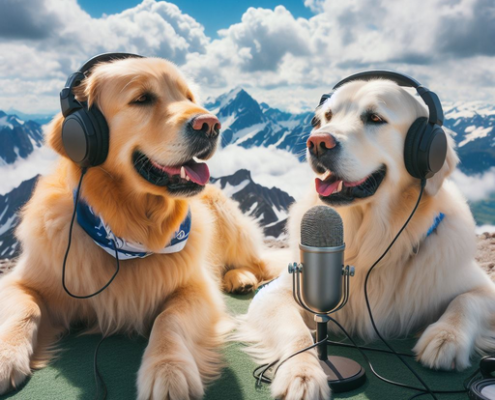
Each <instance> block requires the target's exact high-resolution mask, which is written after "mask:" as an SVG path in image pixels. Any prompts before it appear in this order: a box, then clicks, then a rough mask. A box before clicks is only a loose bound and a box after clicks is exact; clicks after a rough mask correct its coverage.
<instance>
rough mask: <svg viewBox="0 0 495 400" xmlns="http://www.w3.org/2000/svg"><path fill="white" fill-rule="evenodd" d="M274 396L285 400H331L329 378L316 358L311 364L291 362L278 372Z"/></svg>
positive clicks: (274, 384)
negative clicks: (316, 361)
mask: <svg viewBox="0 0 495 400" xmlns="http://www.w3.org/2000/svg"><path fill="white" fill-rule="evenodd" d="M271 392H272V396H273V397H274V398H275V399H283V400H329V399H330V388H329V386H328V381H327V376H326V374H325V373H324V372H323V370H322V369H321V367H320V365H319V364H317V363H315V360H314V358H313V359H312V360H311V361H310V362H305V361H304V360H299V361H297V358H295V359H294V360H289V361H287V362H286V363H285V364H283V365H282V366H281V367H280V368H279V370H278V371H277V375H276V376H275V378H274V380H273V383H272V386H271Z"/></svg>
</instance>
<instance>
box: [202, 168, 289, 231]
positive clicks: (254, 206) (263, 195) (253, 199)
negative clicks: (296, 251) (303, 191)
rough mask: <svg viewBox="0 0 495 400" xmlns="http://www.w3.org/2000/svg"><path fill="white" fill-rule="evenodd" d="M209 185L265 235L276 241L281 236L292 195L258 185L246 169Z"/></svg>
mask: <svg viewBox="0 0 495 400" xmlns="http://www.w3.org/2000/svg"><path fill="white" fill-rule="evenodd" d="M211 183H213V184H214V185H216V186H218V187H219V188H220V189H222V190H223V192H224V193H225V194H226V195H227V196H229V197H231V198H232V199H234V200H235V201H237V202H238V203H239V207H240V209H241V210H242V212H243V213H245V214H248V215H250V216H252V217H253V218H254V219H255V220H256V221H257V222H258V224H259V225H260V226H261V227H262V228H263V230H264V232H265V236H271V237H274V238H278V237H280V236H281V235H283V234H284V227H285V224H286V222H287V215H288V213H287V211H288V208H289V206H290V205H291V204H292V203H293V202H294V201H295V200H294V198H293V197H292V196H290V195H288V194H287V193H285V192H284V191H282V190H280V189H278V188H276V187H272V188H267V187H264V186H261V185H258V184H257V183H255V182H254V181H253V179H252V178H251V172H249V171H248V170H245V169H240V170H239V171H237V172H236V173H235V174H233V175H229V176H224V177H222V178H211Z"/></svg>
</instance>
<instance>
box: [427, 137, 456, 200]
mask: <svg viewBox="0 0 495 400" xmlns="http://www.w3.org/2000/svg"><path fill="white" fill-rule="evenodd" d="M445 133H446V136H447V156H446V158H445V162H444V163H443V167H442V168H441V169H440V171H438V172H437V173H436V174H435V175H433V177H432V178H430V179H428V180H427V181H426V188H425V190H426V193H427V194H429V195H430V196H435V195H436V194H437V193H438V191H439V190H440V188H441V187H442V184H443V181H444V180H445V178H447V177H448V176H449V175H450V174H451V173H452V172H454V169H455V167H456V166H457V164H458V163H459V157H458V156H457V153H456V151H455V142H454V139H452V136H451V134H450V133H449V132H448V130H445Z"/></svg>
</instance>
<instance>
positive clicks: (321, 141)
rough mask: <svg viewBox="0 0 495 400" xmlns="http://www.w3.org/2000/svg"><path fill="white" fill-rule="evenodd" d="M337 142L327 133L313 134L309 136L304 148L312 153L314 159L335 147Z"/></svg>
mask: <svg viewBox="0 0 495 400" xmlns="http://www.w3.org/2000/svg"><path fill="white" fill-rule="evenodd" d="M337 145H338V142H337V140H336V139H335V137H333V136H332V135H331V134H330V133H327V132H315V133H313V134H311V136H310V137H309V139H308V141H307V142H306V146H307V147H308V149H309V151H311V152H313V154H314V155H315V156H316V157H319V156H322V155H323V154H325V153H326V152H327V151H328V150H330V149H334V148H335V147H337Z"/></svg>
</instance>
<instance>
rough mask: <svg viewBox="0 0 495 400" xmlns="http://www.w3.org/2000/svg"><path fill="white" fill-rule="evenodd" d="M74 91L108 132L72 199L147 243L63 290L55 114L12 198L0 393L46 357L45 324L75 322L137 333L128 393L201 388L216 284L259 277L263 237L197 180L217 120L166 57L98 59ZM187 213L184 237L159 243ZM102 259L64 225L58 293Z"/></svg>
mask: <svg viewBox="0 0 495 400" xmlns="http://www.w3.org/2000/svg"><path fill="white" fill-rule="evenodd" d="M75 91H76V96H77V98H78V99H79V100H80V101H88V103H89V104H90V105H91V104H96V105H98V107H99V108H100V110H101V111H102V113H103V115H104V116H105V118H106V121H107V122H108V126H109V129H110V147H109V153H108V157H107V159H106V161H105V162H104V163H103V164H102V165H100V166H98V167H95V168H90V169H89V170H88V172H87V174H86V175H85V177H84V181H83V183H82V191H81V199H82V200H83V201H84V202H85V203H87V204H88V205H89V207H91V209H92V210H93V211H94V213H95V214H97V215H98V216H99V217H100V218H101V220H102V221H104V222H105V223H106V225H107V226H108V227H109V229H111V231H112V232H113V234H114V235H115V236H117V237H119V238H123V239H125V240H126V241H129V242H131V243H138V244H141V245H142V246H144V247H145V248H147V249H150V250H151V251H152V252H155V254H152V255H149V256H148V257H145V258H134V259H127V260H124V259H122V260H121V261H120V272H119V273H118V275H117V276H116V278H115V280H114V281H113V283H112V284H111V285H110V286H109V287H108V288H107V289H106V290H105V291H103V292H102V293H101V294H99V295H98V296H95V297H92V298H90V299H84V300H79V299H74V298H71V297H69V296H68V295H67V293H65V292H64V290H63V288H62V282H61V279H62V278H61V277H62V261H63V259H64V254H65V251H66V248H67V238H68V234H69V223H70V220H71V215H72V212H73V209H74V190H75V188H76V187H77V182H78V180H79V177H80V176H81V168H80V167H79V166H78V165H76V164H75V163H74V162H72V161H71V160H70V159H69V158H67V156H66V153H65V150H64V147H63V145H62V136H61V128H62V122H63V117H62V116H61V115H58V116H57V117H55V119H54V120H53V122H52V123H51V125H50V127H49V128H48V134H47V142H48V144H49V145H50V146H51V147H52V148H53V149H54V150H55V151H57V152H58V153H59V154H60V155H61V157H60V161H59V164H58V167H57V169H56V171H55V172H53V173H52V174H51V175H48V176H45V177H42V178H41V179H40V180H39V181H38V183H37V185H36V189H35V191H34V194H33V196H32V198H31V200H30V201H29V202H28V204H27V205H26V207H25V208H24V209H23V212H22V222H21V224H20V226H19V228H18V230H17V236H18V238H19V240H20V242H21V246H22V254H21V256H20V258H19V260H18V262H17V265H16V266H15V268H14V270H13V271H12V272H11V273H10V274H9V275H7V276H6V277H5V278H2V279H1V280H0V394H2V393H5V392H6V391H8V390H9V389H11V388H13V387H16V386H18V385H19V384H20V383H21V382H23V381H24V379H25V378H26V376H28V375H29V374H30V372H31V368H38V367H41V366H43V365H45V364H46V363H47V361H48V359H49V358H50V352H49V351H47V349H48V348H49V345H50V344H51V343H53V342H54V340H55V338H56V336H57V335H59V334H60V333H61V332H64V331H67V329H68V328H69V327H70V325H71V324H72V323H86V324H87V325H88V328H90V329H92V330H93V331H94V332H101V333H103V334H104V335H110V334H112V333H114V332H137V333H138V334H142V335H146V336H148V335H149V344H148V346H147V348H146V351H145V353H144V356H143V360H142V364H141V367H140V369H139V374H138V380H137V386H138V398H139V399H161V400H162V399H181V400H182V399H190V398H200V397H202V395H203V392H204V384H205V383H206V382H207V381H208V380H211V379H213V378H215V377H217V376H218V373H219V366H220V363H219V360H220V355H219V353H218V352H217V348H218V346H219V345H220V344H221V342H222V335H221V332H222V329H221V326H222V325H223V324H222V322H223V321H225V320H226V315H225V312H224V304H223V301H222V296H221V291H220V286H221V283H220V282H221V280H222V278H223V286H224V288H225V290H227V291H229V292H242V291H246V290H250V289H251V288H254V287H255V286H256V285H257V283H258V281H260V280H263V279H266V278H267V277H268V276H269V275H268V274H266V271H265V268H264V263H263V262H262V261H261V260H260V258H259V256H258V252H259V249H260V246H261V237H262V236H261V233H260V232H259V230H258V228H257V226H256V225H255V223H254V222H253V221H252V220H250V219H249V218H247V217H246V216H244V215H243V214H242V213H241V212H240V210H239V209H238V207H237V206H236V205H235V203H233V202H232V201H231V200H229V199H227V198H225V197H224V196H223V195H222V193H221V192H220V190H218V189H216V188H214V187H210V186H207V187H206V189H205V183H206V181H207V180H208V177H209V173H208V169H207V167H206V165H205V164H204V163H202V162H201V161H199V159H201V160H205V159H208V158H209V157H211V156H212V155H213V152H214V150H215V147H216V144H217V140H218V128H219V123H218V120H217V119H216V118H215V117H214V116H213V115H211V114H210V113H208V112H207V111H206V110H205V109H204V108H202V107H201V106H199V105H198V103H197V100H196V97H195V95H194V93H193V92H192V91H191V88H190V86H189V85H188V83H187V81H186V80H185V79H184V77H183V76H182V75H181V73H180V72H179V71H178V70H177V68H176V67H175V66H174V65H173V64H171V63H169V62H167V61H165V60H161V59H156V58H142V59H136V58H132V59H126V60H119V61H113V62H109V63H104V64H99V65H97V66H96V67H94V69H93V71H92V72H91V74H90V75H89V77H88V78H86V79H84V80H83V82H82V83H81V85H80V86H77V87H76V90H75ZM188 210H190V213H191V214H190V215H191V230H190V233H189V239H188V240H187V243H186V244H185V247H184V248H183V249H182V250H180V251H179V252H175V253H169V254H161V253H160V251H161V249H163V248H164V247H165V246H166V245H167V244H168V243H169V242H170V241H171V239H172V237H174V232H176V231H177V230H178V228H179V226H180V225H181V223H182V221H184V220H186V218H187V215H188ZM179 232H182V231H179ZM226 266H228V267H229V268H226ZM115 268H116V260H115V258H114V256H113V255H112V252H110V254H108V253H107V252H106V251H105V250H104V249H103V248H101V247H99V246H98V245H97V244H96V243H95V241H93V239H92V238H91V237H90V236H88V234H86V232H85V231H83V229H82V228H81V226H80V225H79V224H78V223H76V224H75V225H74V229H73V232H72V247H71V249H70V254H69V258H68V262H67V274H66V275H67V276H66V284H67V287H68V288H69V290H70V291H71V292H72V293H74V294H76V295H87V294H90V293H94V292H95V291H97V290H98V289H99V288H101V287H102V286H103V285H104V284H105V283H106V282H108V281H109V279H110V278H111V276H112V275H113V274H114V271H115ZM150 332H151V333H150Z"/></svg>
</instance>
